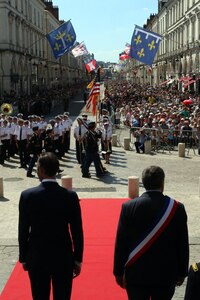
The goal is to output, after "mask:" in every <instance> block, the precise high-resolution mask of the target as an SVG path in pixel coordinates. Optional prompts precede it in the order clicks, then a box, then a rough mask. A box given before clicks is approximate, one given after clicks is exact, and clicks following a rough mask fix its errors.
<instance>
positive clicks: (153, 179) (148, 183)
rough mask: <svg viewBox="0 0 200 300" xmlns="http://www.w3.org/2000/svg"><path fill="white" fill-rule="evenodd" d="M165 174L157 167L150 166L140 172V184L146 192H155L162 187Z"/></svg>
mask: <svg viewBox="0 0 200 300" xmlns="http://www.w3.org/2000/svg"><path fill="white" fill-rule="evenodd" d="M164 179H165V173H164V171H163V169H162V168H160V167H158V166H150V167H148V168H146V169H144V170H143V172H142V183H143V185H144V187H145V189H146V190H157V189H160V188H161V187H162V185H163V182H164Z"/></svg>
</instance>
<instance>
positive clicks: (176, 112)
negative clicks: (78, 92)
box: [102, 81, 200, 154]
mask: <svg viewBox="0 0 200 300" xmlns="http://www.w3.org/2000/svg"><path fill="white" fill-rule="evenodd" d="M102 107H103V108H107V109H108V110H109V111H111V108H112V110H113V111H114V120H115V121H114V122H115V125H116V127H119V126H120V125H121V124H122V125H125V126H127V127H130V128H132V133H133V134H135V131H136V137H137V135H140V133H141V132H142V133H143V132H144V130H145V132H146V133H148V137H149V138H151V139H152V142H153V143H154V142H155V143H158V142H159V139H163V138H165V139H166V140H167V142H168V143H169V144H171V145H177V143H178V142H180V141H181V142H187V143H188V144H190V145H192V144H195V145H196V146H197V147H198V149H199V154H200V96H199V95H195V94H193V93H190V92H189V91H185V92H180V91H178V90H176V89H172V88H169V87H163V86H162V87H156V88H154V87H152V86H150V85H139V84H131V83H129V82H127V81H122V82H119V81H110V82H108V83H107V85H106V91H105V99H104V100H103V102H102ZM138 129H139V130H138ZM163 133H164V137H163ZM160 135H162V137H160Z"/></svg>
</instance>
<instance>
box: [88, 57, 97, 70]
mask: <svg viewBox="0 0 200 300" xmlns="http://www.w3.org/2000/svg"><path fill="white" fill-rule="evenodd" d="M85 67H86V69H87V71H88V73H90V72H92V71H94V70H95V69H96V67H97V62H96V60H95V59H93V60H91V61H90V62H89V63H87V64H86V65H85Z"/></svg>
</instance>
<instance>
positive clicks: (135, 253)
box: [125, 198, 178, 267]
mask: <svg viewBox="0 0 200 300" xmlns="http://www.w3.org/2000/svg"><path fill="white" fill-rule="evenodd" d="M168 199H169V200H168V203H167V206H166V208H165V211H164V213H163V212H162V215H161V216H160V218H159V219H158V222H157V223H156V224H155V226H154V227H153V229H152V230H151V231H150V232H148V233H147V234H146V236H145V237H144V239H143V240H142V241H140V242H139V243H138V244H137V245H136V246H135V248H134V249H133V250H132V251H131V253H130V254H129V257H128V260H127V262H126V264H125V267H129V266H130V265H132V264H133V263H134V262H135V261H136V260H137V259H138V258H139V257H140V256H141V255H142V254H143V253H145V252H146V250H147V249H148V248H149V247H150V246H151V245H152V244H153V243H154V241H155V240H156V239H157V238H158V237H159V236H160V235H161V233H162V232H163V231H164V229H165V228H166V227H167V226H168V224H169V223H170V221H171V219H172V217H173V216H174V213H175V211H176V208H177V206H178V202H177V201H176V200H174V199H171V198H168Z"/></svg>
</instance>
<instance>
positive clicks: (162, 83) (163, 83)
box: [159, 79, 170, 85]
mask: <svg viewBox="0 0 200 300" xmlns="http://www.w3.org/2000/svg"><path fill="white" fill-rule="evenodd" d="M169 81H170V79H169V80H166V81H163V82H161V83H160V84H159V85H165V84H167V83H168V82H169Z"/></svg>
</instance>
